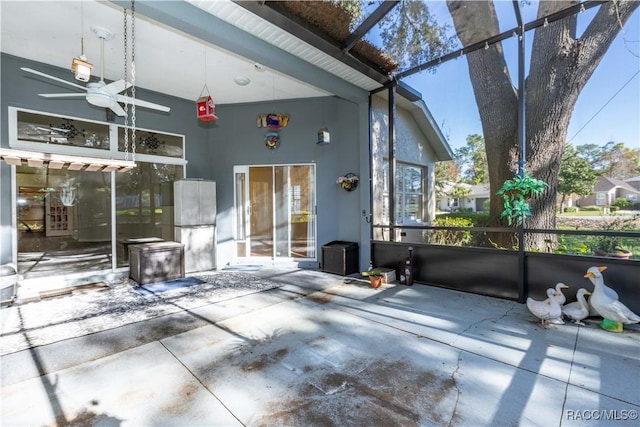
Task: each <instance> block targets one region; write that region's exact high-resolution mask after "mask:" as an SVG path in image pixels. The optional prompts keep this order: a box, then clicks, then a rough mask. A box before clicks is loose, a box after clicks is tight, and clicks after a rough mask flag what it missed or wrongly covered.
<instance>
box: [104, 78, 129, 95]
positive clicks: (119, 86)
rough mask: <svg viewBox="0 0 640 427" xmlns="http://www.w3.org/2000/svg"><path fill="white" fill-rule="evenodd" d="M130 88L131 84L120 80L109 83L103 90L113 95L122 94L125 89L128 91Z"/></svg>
mask: <svg viewBox="0 0 640 427" xmlns="http://www.w3.org/2000/svg"><path fill="white" fill-rule="evenodd" d="M130 87H131V83H129V82H125V81H124V80H122V79H120V80H118V81H115V82H111V83H109V84H108V85H106V86H105V87H104V89H106V90H108V91H109V92H111V93H113V94H114V95H115V94H117V93H120V92H122V91H123V90H125V89H129V88H130Z"/></svg>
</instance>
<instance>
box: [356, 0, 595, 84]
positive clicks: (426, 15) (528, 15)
mask: <svg viewBox="0 0 640 427" xmlns="http://www.w3.org/2000/svg"><path fill="white" fill-rule="evenodd" d="M381 3H382V2H364V5H363V8H362V11H361V16H360V17H359V18H358V19H357V20H356V21H355V23H354V25H353V26H352V27H353V28H352V30H353V29H355V28H357V24H359V23H361V22H363V21H364V20H365V19H366V17H367V16H368V15H369V14H372V13H375V10H376V8H377V7H379V6H380V4H381ZM516 6H517V11H516ZM598 8H599V4H598V2H589V1H582V2H578V3H569V2H564V3H561V2H546V3H541V2H539V1H538V0H531V1H526V2H523V1H515V2H514V1H509V0H496V1H493V2H490V1H445V0H433V1H431V0H422V1H408V2H400V3H398V4H397V5H396V6H395V7H394V8H393V9H391V11H389V12H388V13H387V15H386V16H385V17H384V18H383V19H382V20H381V21H380V22H378V24H376V25H375V26H374V27H373V28H372V29H371V30H370V31H369V32H368V33H367V34H366V35H365V36H364V38H363V39H364V40H365V41H367V42H368V43H370V44H371V45H373V46H374V47H376V48H378V49H380V51H381V52H383V53H384V55H386V56H387V57H389V59H390V61H393V62H395V63H397V64H399V67H398V69H397V70H396V74H399V75H402V74H403V73H406V72H408V71H412V72H416V71H415V68H416V67H419V66H422V65H425V64H428V65H429V67H427V68H430V67H431V66H433V65H434V63H430V61H435V63H438V62H439V61H442V62H444V61H446V60H451V59H452V55H457V54H466V53H468V52H469V51H471V50H473V49H478V48H481V47H483V46H484V45H485V44H489V45H490V44H493V43H496V42H498V41H501V40H504V39H507V38H510V37H515V36H517V34H516V33H517V32H518V31H519V25H520V22H519V21H518V18H517V17H518V13H519V14H520V16H521V19H522V21H521V22H522V24H524V25H525V28H526V29H527V30H531V29H533V28H534V27H536V26H539V25H542V24H543V22H544V18H545V17H547V18H548V21H549V23H551V22H553V21H554V20H557V19H562V17H563V16H565V15H566V14H581V13H582V12H585V11H590V10H591V11H592V13H595V11H597V10H598ZM585 15H587V14H585ZM454 17H455V19H454ZM585 19H590V18H585ZM424 23H427V24H428V25H426V26H424V25H423V24H424ZM421 28H422V30H421ZM418 34H421V35H418ZM392 38H396V39H397V38H401V39H403V38H404V42H403V43H400V44H398V46H399V47H395V48H394V47H393V46H394V44H393V43H390V39H392ZM412 40H413V41H417V42H416V43H413V45H415V46H416V48H411V47H407V46H409V45H411V44H412V43H411V41H412ZM461 50H464V51H463V52H461Z"/></svg>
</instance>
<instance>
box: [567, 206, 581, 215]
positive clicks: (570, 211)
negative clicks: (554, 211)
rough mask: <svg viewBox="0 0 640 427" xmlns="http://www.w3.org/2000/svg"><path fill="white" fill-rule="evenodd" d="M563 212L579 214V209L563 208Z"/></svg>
mask: <svg viewBox="0 0 640 427" xmlns="http://www.w3.org/2000/svg"><path fill="white" fill-rule="evenodd" d="M564 211H565V213H576V212H579V211H580V209H579V208H577V207H575V206H569V207H566V208H564Z"/></svg>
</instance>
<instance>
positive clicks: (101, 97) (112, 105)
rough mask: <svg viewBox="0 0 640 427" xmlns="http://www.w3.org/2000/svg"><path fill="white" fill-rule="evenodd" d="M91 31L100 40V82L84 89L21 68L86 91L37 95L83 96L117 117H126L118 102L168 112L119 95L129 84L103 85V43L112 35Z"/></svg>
mask: <svg viewBox="0 0 640 427" xmlns="http://www.w3.org/2000/svg"><path fill="white" fill-rule="evenodd" d="M91 30H92V31H93V32H94V33H95V34H96V36H98V38H99V39H100V81H98V82H90V83H87V86H86V87H85V86H81V85H79V84H75V83H72V82H68V81H66V80H63V79H60V78H58V77H54V76H50V75H49V74H45V73H42V72H40V71H36V70H34V69H31V68H27V67H22V68H21V70H23V71H26V72H28V73H31V74H35V75H38V76H41V77H45V78H47V79H50V80H55V81H57V82H60V83H64V84H67V85H69V86H73V87H75V88H77V89H82V90H84V91H86V93H39V94H38V95H39V96H42V97H43V98H77V97H81V96H84V97H85V98H86V100H87V102H88V103H89V104H91V105H95V106H97V107H104V108H109V109H111V111H113V112H114V113H115V114H117V115H118V116H125V115H126V113H125V111H124V108H122V106H121V105H120V104H119V103H120V102H122V103H124V104H130V105H131V104H133V105H135V106H137V107H143V108H149V109H152V110H157V111H162V112H169V110H170V109H169V107H165V106H164V105H159V104H154V103H153V102H148V101H143V100H141V99H138V98H132V97H129V96H126V95H121V94H120V92H122V91H123V90H125V89H128V88H130V87H131V83H129V82H126V81H124V80H122V79H120V80H118V81H115V82H112V83H109V84H107V83H105V81H104V41H105V40H110V39H112V38H113V34H112V33H111V32H110V31H109V30H107V29H105V28H100V27H93V28H92V29H91Z"/></svg>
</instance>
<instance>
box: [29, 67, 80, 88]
mask: <svg viewBox="0 0 640 427" xmlns="http://www.w3.org/2000/svg"><path fill="white" fill-rule="evenodd" d="M20 69H21V70H22V71H26V72H27V73H31V74H35V75H36V76H40V77H45V78H47V79H50V80H55V81H57V82H60V83H64V84H66V85H69V86H73V87H75V88H78V89H82V90H87V88H86V87H84V86H80V85H77V84H75V83H72V82H68V81H66V80H63V79H59V78H57V77H54V76H50V75H49V74H45V73H41V72H40V71H36V70H33V69H31V68H27V67H21V68H20Z"/></svg>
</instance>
